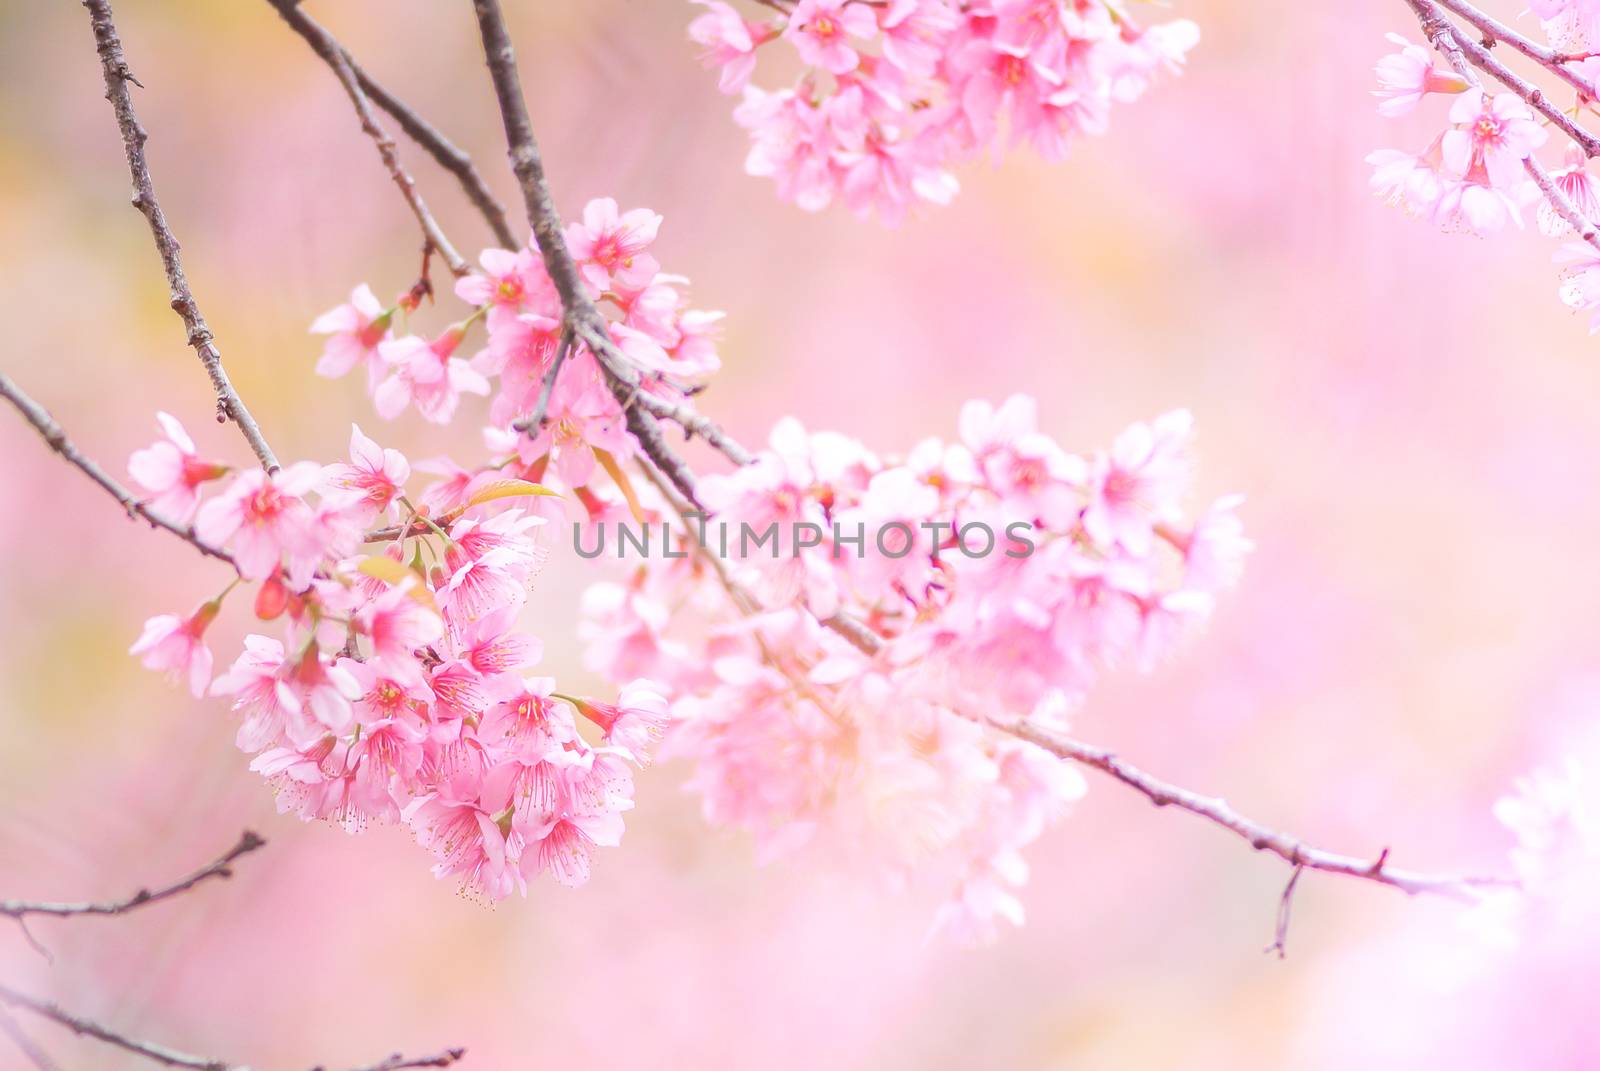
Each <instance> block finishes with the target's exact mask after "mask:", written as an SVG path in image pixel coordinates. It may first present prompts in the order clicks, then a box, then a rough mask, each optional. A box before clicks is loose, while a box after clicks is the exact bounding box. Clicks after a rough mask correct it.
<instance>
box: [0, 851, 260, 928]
mask: <svg viewBox="0 0 1600 1071" xmlns="http://www.w3.org/2000/svg"><path fill="white" fill-rule="evenodd" d="M266 843H267V842H266V841H265V840H263V839H262V838H261V837H260V836H258V835H257V834H256V833H254V832H252V831H250V830H248V829H247V830H245V831H244V832H243V833H241V834H240V835H239V840H238V842H237V843H236V844H234V846H233V847H232V848H229V849H228V850H227V851H226V852H224V853H223V854H222V855H221V856H219V857H218V858H217V859H215V860H214V861H212V862H210V863H207V864H206V865H205V866H203V867H201V868H200V869H199V870H196V871H195V872H194V873H192V874H190V875H189V876H188V877H185V878H181V879H180V880H178V881H175V882H173V883H172V884H171V885H164V886H162V887H161V888H158V889H153V890H152V889H140V890H139V891H138V892H136V893H134V894H133V895H132V896H130V897H128V898H126V899H124V900H110V901H105V902H101V903H78V904H67V903H50V902H46V901H35V900H0V915H9V916H10V917H12V918H14V919H21V918H23V917H25V916H27V915H54V916H57V917H63V916H68V915H124V914H127V913H128V912H129V911H133V910H135V909H137V908H141V907H146V906H148V905H150V904H155V903H160V902H161V901H162V900H170V899H171V898H172V897H174V896H178V895H181V894H182V893H186V892H188V891H189V890H190V889H192V888H194V887H195V886H196V885H199V884H200V883H201V882H203V881H208V880H210V879H212V878H231V877H233V862H234V860H236V859H238V858H239V857H240V856H242V855H248V854H249V853H251V852H253V851H255V850H256V849H257V848H260V847H263V846H264V845H265V844H266Z"/></svg>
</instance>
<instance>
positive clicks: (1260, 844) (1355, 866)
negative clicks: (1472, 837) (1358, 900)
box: [988, 720, 1517, 901]
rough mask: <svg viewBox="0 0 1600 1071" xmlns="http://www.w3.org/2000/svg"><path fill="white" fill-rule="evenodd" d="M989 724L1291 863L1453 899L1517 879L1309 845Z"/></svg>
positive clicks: (1051, 741)
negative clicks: (1429, 870) (1413, 866)
mask: <svg viewBox="0 0 1600 1071" xmlns="http://www.w3.org/2000/svg"><path fill="white" fill-rule="evenodd" d="M988 724H990V725H992V726H993V727H994V728H996V729H999V730H1000V731H1001V732H1005V733H1009V734H1011V735H1012V736H1015V737H1017V738H1018V739H1020V740H1026V741H1027V742H1028V743H1030V744H1035V745H1037V746H1039V747H1041V748H1043V749H1044V750H1046V751H1048V752H1049V753H1050V754H1052V755H1055V756H1056V757H1058V758H1063V759H1069V760H1071V761H1072V762H1076V763H1079V764H1080V765H1083V766H1090V767H1093V768H1094V769H1096V770H1099V771H1100V772H1101V773H1104V774H1106V775H1108V776H1110V777H1114V778H1116V779H1117V780H1118V781H1121V782H1122V783H1123V784H1124V785H1127V786H1128V787H1129V788H1131V789H1133V790H1135V791H1136V792H1139V793H1141V794H1142V795H1144V796H1145V797H1146V798H1147V799H1149V800H1150V802H1151V803H1153V804H1155V805H1156V806H1157V807H1168V806H1171V807H1177V808H1178V809H1179V810H1183V811H1188V812H1189V813H1190V814H1194V815H1198V816H1199V817H1201V818H1204V819H1205V820H1206V821H1208V822H1210V823H1212V824H1213V825H1217V826H1220V827H1222V828H1223V829H1226V830H1227V831H1228V832H1230V833H1232V834H1234V835H1235V836H1237V837H1240V838H1242V839H1243V840H1245V841H1246V842H1248V843H1249V845H1250V847H1252V848H1254V849H1255V850H1256V851H1259V852H1270V853H1272V854H1273V855H1276V856H1279V857H1280V858H1282V859H1283V860H1284V861H1285V862H1287V863H1289V865H1291V866H1295V867H1306V868H1308V869H1310V870H1320V871H1322V872H1323V873H1326V874H1342V875H1344V876H1345V877H1351V878H1359V879H1362V880H1364V881H1372V882H1376V883H1378V884H1379V885H1388V886H1390V887H1391V888H1395V889H1399V890H1400V891H1401V892H1403V893H1406V894H1408V895H1413V896H1414V895H1416V894H1418V893H1433V894H1435V895H1439V896H1446V897H1449V898H1451V899H1455V900H1467V901H1470V900H1472V899H1473V896H1474V894H1475V893H1476V892H1477V891H1478V890H1481V889H1485V888H1497V887H1498V888H1505V887H1515V886H1516V885H1517V882H1516V881H1515V880H1513V879H1511V878H1502V877H1468V876H1462V875H1451V874H1425V873H1420V872H1418V871H1413V870H1400V869H1397V868H1395V867H1391V866H1389V865H1388V863H1389V853H1388V850H1387V849H1385V851H1384V852H1383V854H1382V855H1380V856H1379V857H1378V858H1377V859H1376V860H1373V859H1367V858H1359V857H1357V856H1353V855H1339V854H1337V853H1335V852H1329V851H1324V850H1322V849H1320V848H1313V847H1311V846H1310V845H1308V844H1306V843H1305V842H1303V841H1301V840H1300V839H1299V838H1298V837H1293V836H1290V835H1289V834H1287V833H1281V832H1279V831H1278V830H1275V829H1272V828H1270V827H1268V826H1265V825H1262V824H1261V823H1260V822H1257V821H1255V820H1253V819H1250V818H1246V817H1245V816H1244V815H1242V814H1240V813H1239V812H1237V811H1235V810H1234V809H1233V808H1232V807H1231V806H1229V805H1228V801H1227V800H1225V799H1222V798H1221V797H1218V796H1202V795H1200V794H1199V793H1197V792H1191V791H1189V790H1188V789H1186V788H1180V787H1178V786H1177V785H1173V784H1169V783H1167V782H1166V781H1162V780H1161V779H1160V778H1157V777H1154V776H1152V775H1150V774H1147V773H1145V772H1144V771H1143V770H1141V769H1139V768H1137V767H1135V766H1132V765H1130V764H1128V763H1126V762H1124V761H1122V760H1121V759H1119V758H1118V757H1117V756H1116V754H1115V753H1114V752H1112V751H1108V750H1107V749H1105V748H1100V747H1095V746H1093V745H1091V744H1085V743H1083V742H1081V741H1078V740H1074V739H1072V738H1071V737H1068V736H1063V735H1061V734H1059V733H1055V732H1051V731H1050V730H1048V729H1044V728H1040V727H1039V726H1036V725H1033V724H1031V723H1030V722H1027V721H1018V722H1014V723H1003V722H997V721H994V720H989V722H988Z"/></svg>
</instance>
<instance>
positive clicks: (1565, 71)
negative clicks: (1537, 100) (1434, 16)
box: [1438, 0, 1595, 98]
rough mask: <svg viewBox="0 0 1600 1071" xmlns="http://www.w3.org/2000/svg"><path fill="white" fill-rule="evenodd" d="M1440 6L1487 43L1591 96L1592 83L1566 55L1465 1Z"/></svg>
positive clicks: (1443, 1) (1448, 1)
mask: <svg viewBox="0 0 1600 1071" xmlns="http://www.w3.org/2000/svg"><path fill="white" fill-rule="evenodd" d="M1438 3H1439V5H1440V6H1441V7H1445V8H1448V9H1449V10H1451V11H1453V12H1455V13H1456V14H1457V15H1459V16H1461V18H1463V19H1465V20H1466V21H1467V22H1469V23H1471V24H1472V25H1473V26H1475V27H1476V28H1477V30H1478V32H1479V33H1481V34H1483V35H1484V38H1485V39H1486V40H1490V41H1504V42H1505V43H1506V44H1508V45H1510V46H1511V47H1512V48H1514V49H1516V50H1517V51H1518V52H1521V53H1522V54H1523V55H1524V56H1527V57H1528V58H1529V59H1531V60H1533V61H1534V62H1535V63H1538V64H1539V65H1540V66H1542V67H1544V68H1545V70H1547V71H1549V72H1550V73H1551V74H1553V75H1555V76H1556V77H1557V78H1560V79H1561V80H1563V81H1565V82H1566V83H1567V84H1569V85H1570V86H1572V87H1573V88H1574V89H1576V90H1577V91H1578V92H1579V93H1582V94H1583V95H1584V96H1586V97H1590V98H1592V97H1594V95H1595V87H1594V83H1593V82H1590V81H1588V80H1586V79H1584V78H1583V77H1581V76H1580V75H1579V74H1578V73H1577V72H1575V71H1573V70H1572V69H1571V68H1569V67H1568V66H1567V65H1566V64H1567V62H1568V61H1569V57H1568V56H1567V55H1566V54H1565V53H1561V52H1557V51H1556V50H1555V49H1553V48H1546V47H1545V46H1544V45H1541V44H1539V43H1537V42H1535V41H1532V40H1530V39H1529V38H1527V37H1525V36H1523V35H1522V34H1520V33H1518V32H1517V31H1516V30H1513V29H1512V28H1511V27H1509V26H1507V25H1506V24H1505V23H1503V22H1501V21H1499V20H1498V19H1494V18H1491V17H1490V16H1489V15H1487V14H1485V13H1484V12H1482V11H1479V10H1478V9H1477V8H1475V7H1473V6H1472V5H1471V4H1468V3H1465V2H1464V0H1438Z"/></svg>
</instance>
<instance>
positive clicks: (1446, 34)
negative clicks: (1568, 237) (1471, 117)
mask: <svg viewBox="0 0 1600 1071" xmlns="http://www.w3.org/2000/svg"><path fill="white" fill-rule="evenodd" d="M1405 2H1406V5H1407V6H1408V7H1410V8H1411V10H1412V11H1413V12H1414V13H1415V14H1416V16H1417V22H1418V24H1419V25H1420V26H1421V27H1422V35H1423V37H1425V38H1427V40H1428V43H1429V44H1430V45H1432V46H1433V47H1434V49H1435V50H1436V51H1438V52H1439V53H1440V54H1441V55H1442V56H1444V58H1445V60H1446V61H1447V62H1448V63H1449V64H1450V66H1451V67H1452V68H1453V69H1454V70H1455V72H1456V73H1457V74H1459V75H1461V77H1462V78H1465V79H1466V80H1467V84H1468V85H1473V86H1481V85H1482V84H1483V83H1482V80H1481V79H1479V77H1478V74H1477V72H1476V71H1474V70H1473V66H1474V65H1476V66H1478V67H1481V68H1482V69H1483V70H1485V71H1487V72H1489V73H1490V74H1492V75H1493V76H1494V77H1495V78H1497V79H1499V80H1500V81H1501V82H1502V83H1504V84H1505V85H1506V86H1507V88H1509V89H1511V90H1512V92H1514V93H1516V94H1517V95H1518V96H1520V97H1522V99H1523V100H1524V101H1526V102H1527V103H1528V104H1530V105H1533V106H1535V107H1538V108H1539V109H1540V111H1541V112H1542V113H1544V114H1546V115H1548V114H1549V113H1550V111H1553V110H1554V109H1553V108H1552V107H1551V105H1550V102H1549V101H1547V100H1545V99H1544V94H1543V92H1541V91H1540V90H1539V89H1538V88H1537V87H1535V86H1531V85H1529V84H1528V83H1527V82H1524V81H1523V80H1522V79H1520V78H1518V77H1517V76H1516V75H1515V74H1512V73H1511V72H1510V71H1509V70H1507V69H1506V67H1505V65H1504V64H1502V63H1501V62H1500V61H1499V60H1497V59H1495V58H1494V57H1493V56H1491V55H1490V54H1489V50H1488V49H1486V48H1484V47H1483V46H1482V45H1480V44H1478V43H1477V42H1476V41H1473V40H1471V39H1470V38H1469V37H1468V36H1466V35H1465V34H1463V33H1461V31H1460V30H1459V29H1457V27H1456V25H1455V23H1453V22H1451V21H1450V19H1449V18H1448V17H1447V16H1446V15H1445V13H1444V12H1443V11H1441V10H1440V9H1439V7H1438V5H1437V4H1436V3H1434V0H1405ZM1555 115H1556V116H1557V117H1559V118H1560V120H1561V123H1559V124H1557V125H1560V126H1562V129H1563V130H1565V129H1567V128H1568V127H1571V128H1572V129H1573V130H1575V131H1577V133H1578V135H1581V136H1575V137H1574V138H1573V140H1575V141H1577V142H1578V143H1579V144H1580V145H1582V146H1583V148H1584V152H1585V153H1587V154H1588V155H1590V156H1593V155H1595V152H1596V151H1597V150H1596V148H1595V147H1593V146H1596V145H1600V143H1597V142H1596V140H1595V139H1594V138H1593V137H1592V136H1591V135H1589V134H1588V133H1587V132H1585V131H1583V129H1582V128H1581V127H1578V126H1576V125H1575V124H1573V123H1571V122H1570V121H1569V120H1568V119H1567V117H1566V116H1564V115H1562V114H1561V113H1560V112H1559V111H1557V112H1555ZM1522 167H1523V170H1524V171H1526V172H1527V173H1528V176H1529V177H1530V178H1532V179H1533V182H1534V185H1536V186H1538V187H1539V190H1540V192H1541V193H1543V194H1544V196H1545V197H1546V199H1548V200H1549V202H1550V205H1551V207H1553V208H1554V209H1555V210H1556V214H1557V215H1559V216H1560V217H1561V218H1562V219H1563V220H1565V221H1566V223H1567V226H1569V227H1571V228H1572V229H1573V232H1574V233H1576V234H1577V235H1578V237H1579V238H1581V239H1582V240H1583V241H1585V242H1588V243H1589V244H1590V245H1592V246H1594V247H1595V248H1596V249H1600V231H1597V230H1596V228H1595V225H1594V223H1593V222H1592V221H1590V220H1589V219H1588V218H1587V217H1585V216H1584V214H1583V213H1582V212H1579V211H1578V209H1577V206H1575V205H1574V204H1573V203H1572V201H1571V199H1570V198H1568V197H1567V195H1566V194H1564V193H1562V192H1561V191H1560V190H1559V189H1557V188H1556V185H1555V183H1554V182H1552V181H1551V179H1550V173H1549V172H1548V171H1546V170H1545V169H1544V166H1543V165H1542V164H1540V163H1539V161H1538V160H1536V159H1534V158H1533V157H1532V156H1529V157H1528V158H1527V159H1526V160H1524V161H1522Z"/></svg>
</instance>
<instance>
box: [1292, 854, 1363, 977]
mask: <svg viewBox="0 0 1600 1071" xmlns="http://www.w3.org/2000/svg"><path fill="white" fill-rule="evenodd" d="M1386 858H1388V849H1384V854H1383V855H1381V856H1379V857H1378V859H1379V862H1378V865H1379V866H1382V865H1383V862H1382V861H1383V860H1384V859H1386ZM1304 871H1305V867H1304V865H1302V864H1300V863H1296V864H1295V867H1294V870H1293V871H1292V872H1291V873H1290V874H1289V884H1287V885H1285V886H1284V887H1283V895H1282V896H1280V897H1279V898H1278V922H1277V925H1276V926H1275V927H1274V928H1273V933H1272V943H1271V944H1270V945H1268V946H1267V947H1266V949H1265V951H1266V952H1267V954H1269V955H1270V954H1271V953H1273V952H1276V953H1277V954H1278V958H1279V959H1287V958H1288V956H1289V913H1290V912H1291V911H1292V910H1294V890H1295V886H1296V885H1298V884H1299V883H1300V875H1301V874H1302V873H1303V872H1304Z"/></svg>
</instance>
